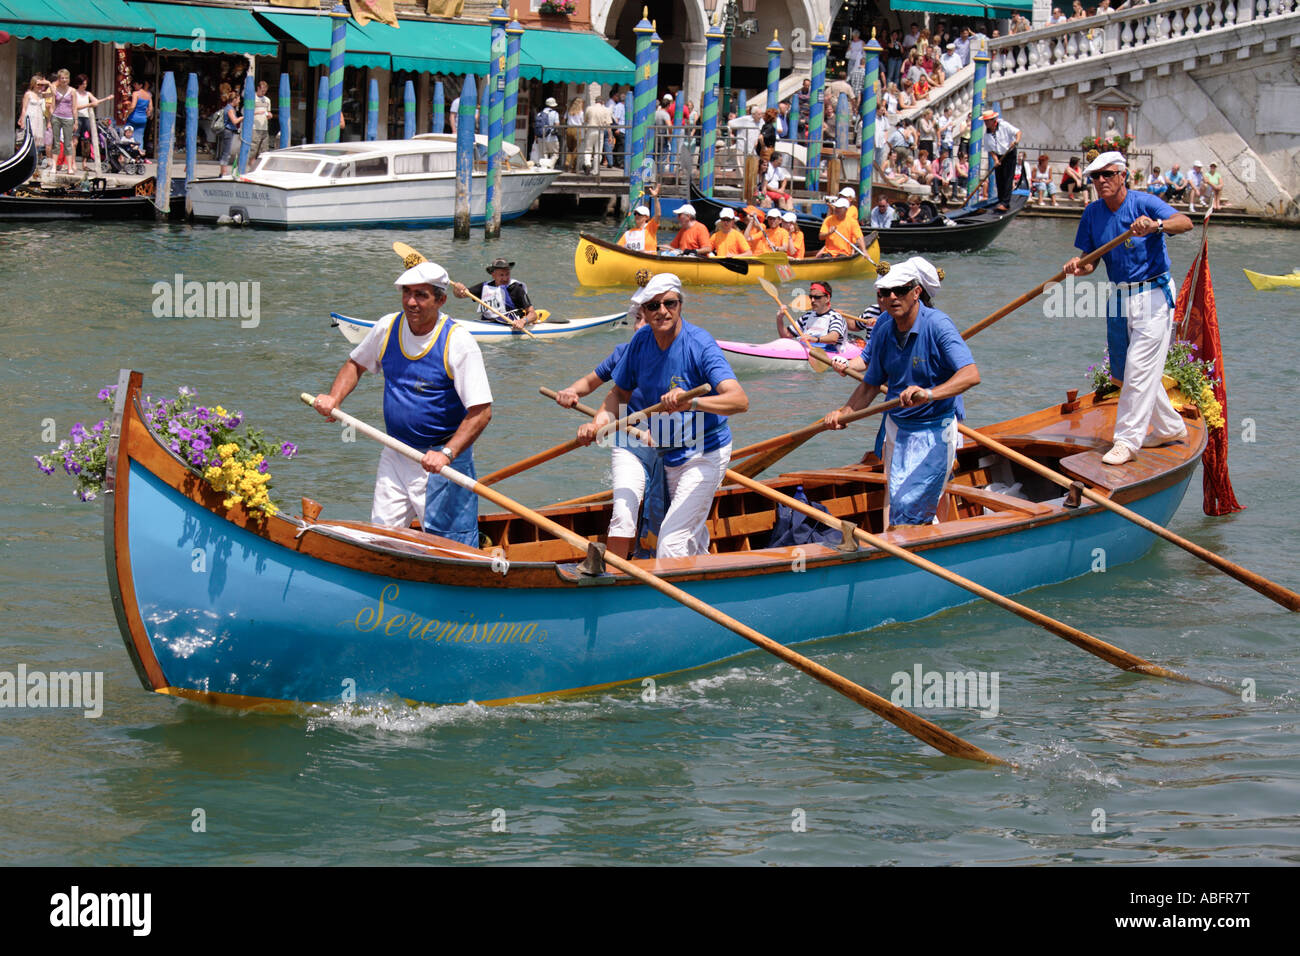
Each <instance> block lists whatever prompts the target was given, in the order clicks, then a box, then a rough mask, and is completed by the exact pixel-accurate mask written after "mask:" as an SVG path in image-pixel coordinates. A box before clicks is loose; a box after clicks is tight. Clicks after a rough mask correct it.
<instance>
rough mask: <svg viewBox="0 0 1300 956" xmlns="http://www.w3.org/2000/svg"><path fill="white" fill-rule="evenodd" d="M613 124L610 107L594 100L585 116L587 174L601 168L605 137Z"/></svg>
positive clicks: (584, 145) (584, 143)
mask: <svg viewBox="0 0 1300 956" xmlns="http://www.w3.org/2000/svg"><path fill="white" fill-rule="evenodd" d="M613 122H614V117H613V114H611V113H610V111H609V107H608V106H606V105H605V104H604V103H602V102H601V101H600V100H592V101H591V105H590V106H588V107H587V110H586V112H585V113H584V114H583V124H584V125H585V126H586V131H585V135H584V137H583V141H584V142H583V149H582V168H583V170H584V171H585V172H588V173H594V172H596V170H598V169H599V168H600V162H601V159H602V157H603V156H604V154H605V136H606V134H608V133H609V129H610V126H611V125H612V124H613Z"/></svg>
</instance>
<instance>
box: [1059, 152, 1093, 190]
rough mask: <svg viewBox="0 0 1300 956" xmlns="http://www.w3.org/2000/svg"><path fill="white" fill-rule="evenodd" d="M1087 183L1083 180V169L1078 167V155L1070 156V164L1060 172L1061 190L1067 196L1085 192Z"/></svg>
mask: <svg viewBox="0 0 1300 956" xmlns="http://www.w3.org/2000/svg"><path fill="white" fill-rule="evenodd" d="M1087 191H1088V189H1087V184H1086V183H1085V182H1084V181H1083V170H1082V169H1081V168H1080V167H1079V157H1078V156H1071V157H1070V164H1069V165H1068V166H1066V167H1065V170H1064V171H1063V172H1062V173H1061V192H1063V193H1065V194H1066V195H1067V196H1077V195H1078V194H1079V193H1085V194H1086V193H1087Z"/></svg>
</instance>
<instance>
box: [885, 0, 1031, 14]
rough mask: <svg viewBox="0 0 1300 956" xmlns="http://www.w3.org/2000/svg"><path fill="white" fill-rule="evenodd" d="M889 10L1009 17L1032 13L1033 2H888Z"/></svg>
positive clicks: (917, 0) (900, 0)
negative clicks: (1016, 14)
mask: <svg viewBox="0 0 1300 956" xmlns="http://www.w3.org/2000/svg"><path fill="white" fill-rule="evenodd" d="M889 9H891V10H909V11H911V12H913V13H946V14H948V15H949V16H953V17H1010V16H1011V14H1013V13H1021V14H1028V13H1032V12H1033V9H1034V0H996V2H995V3H978V2H975V0H889Z"/></svg>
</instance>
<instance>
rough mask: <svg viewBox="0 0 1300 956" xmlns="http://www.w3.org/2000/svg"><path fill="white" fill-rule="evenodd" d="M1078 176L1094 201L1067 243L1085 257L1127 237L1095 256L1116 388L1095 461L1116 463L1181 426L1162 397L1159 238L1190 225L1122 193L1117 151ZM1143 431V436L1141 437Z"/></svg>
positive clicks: (1162, 252) (1075, 269)
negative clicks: (1107, 287)
mask: <svg viewBox="0 0 1300 956" xmlns="http://www.w3.org/2000/svg"><path fill="white" fill-rule="evenodd" d="M1084 172H1085V173H1086V174H1087V175H1088V176H1089V177H1091V180H1092V184H1093V187H1094V188H1095V189H1096V190H1097V196H1098V197H1099V198H1097V199H1094V200H1093V201H1092V202H1090V203H1088V205H1087V206H1086V207H1085V208H1084V210H1083V217H1082V218H1081V219H1080V220H1079V231H1078V233H1077V234H1076V235H1075V237H1074V245H1075V247H1076V248H1078V249H1080V250H1082V251H1083V252H1084V253H1085V254H1086V253H1089V252H1092V251H1093V250H1094V249H1097V248H1099V247H1101V246H1103V245H1105V244H1106V243H1107V242H1109V241H1110V240H1112V239H1114V238H1115V237H1116V236H1119V235H1122V234H1123V233H1124V232H1125V231H1126V230H1127V229H1129V228H1130V227H1131V228H1132V229H1133V234H1134V235H1135V236H1139V237H1141V238H1135V239H1129V240H1128V241H1127V242H1125V243H1123V244H1122V245H1120V246H1117V247H1116V248H1114V249H1112V250H1111V251H1110V252H1108V253H1106V254H1105V255H1104V256H1102V259H1103V260H1104V261H1105V263H1106V277H1107V278H1108V279H1109V280H1110V281H1111V283H1113V284H1114V290H1113V291H1112V292H1111V294H1110V296H1109V297H1108V299H1107V302H1106V345H1107V347H1108V349H1109V352H1110V373H1111V377H1113V378H1115V379H1118V380H1120V381H1122V382H1123V383H1124V388H1123V391H1121V392H1120V394H1119V408H1118V410H1117V411H1116V413H1115V435H1114V445H1113V446H1112V447H1111V449H1110V451H1108V452H1106V454H1105V455H1103V456H1102V459H1101V460H1102V461H1104V462H1105V463H1106V464H1108V465H1122V464H1124V463H1125V462H1127V461H1129V460H1130V459H1132V458H1133V457H1135V456H1136V454H1137V451H1138V449H1140V448H1150V447H1152V446H1155V445H1162V444H1165V443H1167V442H1173V441H1180V440H1182V439H1183V438H1184V437H1185V436H1186V435H1187V426H1186V425H1184V424H1183V420H1182V418H1181V417H1180V416H1179V414H1178V413H1177V412H1176V411H1174V406H1173V404H1172V403H1171V402H1170V401H1169V396H1168V395H1167V394H1165V389H1164V385H1163V384H1162V383H1161V376H1162V375H1163V374H1164V370H1165V355H1166V353H1167V352H1168V351H1169V340H1170V337H1171V335H1172V333H1173V316H1174V284H1173V281H1172V280H1171V279H1170V277H1169V251H1168V249H1166V248H1165V236H1166V235H1172V236H1176V235H1178V234H1179V233H1180V232H1187V231H1188V230H1189V229H1191V228H1192V220H1191V219H1189V218H1188V217H1187V216H1185V215H1183V214H1182V213H1180V212H1178V210H1176V209H1174V207H1173V206H1171V205H1169V204H1168V203H1166V202H1165V201H1164V200H1163V199H1160V198H1159V197H1157V196H1153V195H1151V194H1150V193H1148V192H1142V191H1140V190H1135V189H1129V188H1128V162H1127V160H1125V158H1124V156H1123V154H1122V153H1117V152H1108V153H1102V154H1101V155H1100V156H1098V157H1097V158H1096V159H1094V160H1093V161H1092V162H1091V163H1089V164H1088V168H1087V169H1085V170H1084ZM1096 268H1097V264H1096V263H1095V262H1093V263H1090V264H1089V265H1086V266H1085V265H1080V264H1079V257H1078V256H1075V257H1074V258H1073V259H1071V260H1070V261H1069V262H1067V263H1066V264H1065V274H1066V275H1073V276H1086V275H1089V274H1091V273H1092V271H1093V270H1094V269H1096ZM1148 426H1150V428H1151V434H1150V435H1148V434H1147V428H1148Z"/></svg>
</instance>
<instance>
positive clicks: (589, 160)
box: [582, 129, 605, 172]
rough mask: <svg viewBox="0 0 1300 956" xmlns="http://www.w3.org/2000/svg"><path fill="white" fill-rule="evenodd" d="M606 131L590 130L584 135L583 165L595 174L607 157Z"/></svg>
mask: <svg viewBox="0 0 1300 956" xmlns="http://www.w3.org/2000/svg"><path fill="white" fill-rule="evenodd" d="M604 147H605V130H604V129H589V130H586V131H585V132H584V133H583V149H582V165H584V166H589V167H591V169H592V171H593V172H594V171H595V170H596V169H598V168H600V161H601V160H602V159H603V158H604V156H605V148H604Z"/></svg>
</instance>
